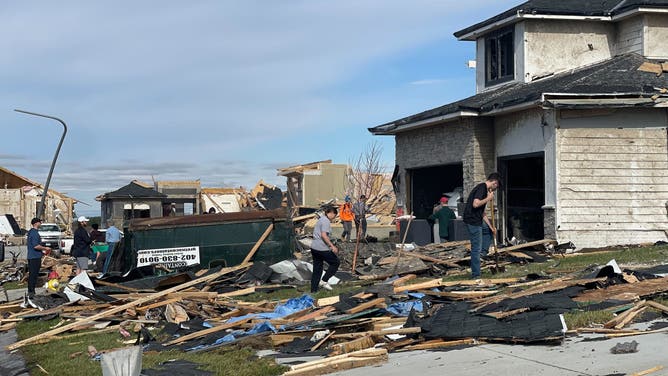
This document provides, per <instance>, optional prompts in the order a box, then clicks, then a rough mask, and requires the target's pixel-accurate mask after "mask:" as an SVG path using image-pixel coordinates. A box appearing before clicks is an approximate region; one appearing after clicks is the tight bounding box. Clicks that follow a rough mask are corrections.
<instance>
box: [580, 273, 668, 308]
mask: <svg viewBox="0 0 668 376" xmlns="http://www.w3.org/2000/svg"><path fill="white" fill-rule="evenodd" d="M665 291H668V278H666V277H664V278H656V279H646V280H644V281H640V282H636V283H632V284H623V285H613V286H608V287H607V288H605V289H598V290H588V291H585V292H583V293H582V294H580V295H578V296H576V297H575V298H573V300H575V301H578V302H587V301H603V300H608V299H612V298H614V297H615V296H618V295H620V294H623V293H624V294H628V293H631V294H633V295H637V296H641V297H643V296H652V295H654V294H657V293H661V292H665Z"/></svg>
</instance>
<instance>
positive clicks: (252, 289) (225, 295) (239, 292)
mask: <svg viewBox="0 0 668 376" xmlns="http://www.w3.org/2000/svg"><path fill="white" fill-rule="evenodd" d="M254 292H255V286H251V287H248V288H245V289H239V290H234V291H230V292H224V293H221V294H217V295H216V297H217V298H218V299H220V298H229V297H232V296H242V295H248V294H252V293H254Z"/></svg>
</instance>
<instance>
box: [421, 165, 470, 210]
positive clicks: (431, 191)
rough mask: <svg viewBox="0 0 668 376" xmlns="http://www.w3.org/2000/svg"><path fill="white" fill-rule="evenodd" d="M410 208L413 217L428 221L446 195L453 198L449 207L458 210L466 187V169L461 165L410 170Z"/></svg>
mask: <svg viewBox="0 0 668 376" xmlns="http://www.w3.org/2000/svg"><path fill="white" fill-rule="evenodd" d="M409 172H410V194H409V197H410V200H411V205H410V208H411V210H412V211H413V215H415V216H416V217H417V218H420V219H426V218H427V217H429V215H431V213H432V210H433V208H434V205H436V204H437V203H438V200H439V199H440V198H441V197H442V195H443V194H444V193H448V196H453V197H451V199H450V202H449V203H448V206H450V208H452V209H453V210H454V209H456V208H457V201H458V200H459V197H460V196H461V192H462V186H463V185H464V169H463V165H462V164H461V163H456V164H449V165H441V166H434V167H426V168H418V169H413V170H410V171H409Z"/></svg>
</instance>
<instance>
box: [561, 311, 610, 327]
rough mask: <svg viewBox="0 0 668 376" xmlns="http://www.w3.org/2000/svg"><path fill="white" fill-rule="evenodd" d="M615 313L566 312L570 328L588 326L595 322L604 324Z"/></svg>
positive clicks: (565, 318)
mask: <svg viewBox="0 0 668 376" xmlns="http://www.w3.org/2000/svg"><path fill="white" fill-rule="evenodd" d="M613 317H614V315H613V314H612V312H608V311H573V312H566V313H564V320H566V327H567V328H568V329H577V328H586V327H588V326H591V325H593V324H604V323H606V322H608V321H610V320H611V319H612V318H613Z"/></svg>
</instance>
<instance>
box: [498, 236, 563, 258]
mask: <svg viewBox="0 0 668 376" xmlns="http://www.w3.org/2000/svg"><path fill="white" fill-rule="evenodd" d="M550 243H552V244H557V241H556V240H552V239H543V240H536V241H533V242H528V243H524V244H518V245H513V246H510V247H505V248H499V249H498V252H499V253H505V252H511V251H515V250H518V249H524V248H529V247H534V246H537V245H543V244H550ZM489 254H490V255H494V254H496V252H494V250H492V251H490V252H489Z"/></svg>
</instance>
